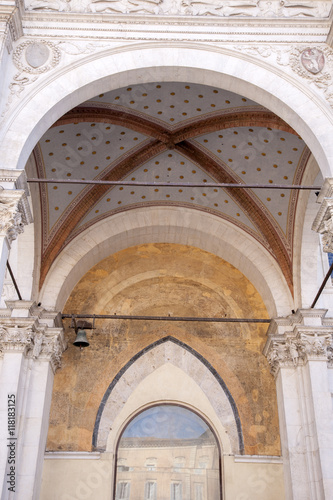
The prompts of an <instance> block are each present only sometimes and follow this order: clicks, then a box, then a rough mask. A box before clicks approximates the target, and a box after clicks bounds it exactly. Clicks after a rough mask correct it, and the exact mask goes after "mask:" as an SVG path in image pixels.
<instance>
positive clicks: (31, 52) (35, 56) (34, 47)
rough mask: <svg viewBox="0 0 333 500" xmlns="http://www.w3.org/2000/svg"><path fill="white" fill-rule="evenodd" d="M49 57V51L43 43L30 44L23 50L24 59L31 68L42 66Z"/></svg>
mask: <svg viewBox="0 0 333 500" xmlns="http://www.w3.org/2000/svg"><path fill="white" fill-rule="evenodd" d="M49 56H50V49H49V48H48V47H47V45H45V44H44V43H40V42H37V43H32V44H31V45H28V47H27V48H26V50H25V59H26V61H27V63H28V64H29V65H30V66H32V67H33V68H40V67H41V66H43V65H44V64H45V63H46V61H47V60H48V58H49Z"/></svg>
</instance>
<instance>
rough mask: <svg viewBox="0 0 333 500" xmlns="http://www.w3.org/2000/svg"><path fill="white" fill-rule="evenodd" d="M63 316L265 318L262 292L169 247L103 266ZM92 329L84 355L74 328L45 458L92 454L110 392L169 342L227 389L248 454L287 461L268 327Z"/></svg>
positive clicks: (229, 269) (135, 250)
mask: <svg viewBox="0 0 333 500" xmlns="http://www.w3.org/2000/svg"><path fill="white" fill-rule="evenodd" d="M111 251H112V249H110V252H111ZM64 312H66V313H89V314H114V313H118V314H131V315H134V314H136V315H161V316H162V315H163V316H167V315H168V314H171V315H173V316H206V317H213V316H229V317H249V318H256V317H258V318H263V317H267V311H266V309H265V307H264V304H263V301H262V299H261V297H260V295H259V294H258V292H257V291H256V289H255V288H254V287H253V286H252V284H251V283H250V282H249V281H248V280H247V279H246V278H245V277H244V275H243V274H241V273H240V272H239V271H238V270H237V269H235V268H234V267H233V266H232V265H230V264H228V263H227V262H225V261H223V260H222V259H220V258H218V257H216V256H214V255H212V254H209V253H207V252H203V251H201V250H199V249H197V248H193V247H189V246H183V245H172V244H150V245H141V246H136V247H132V248H129V249H126V250H123V251H121V252H118V253H116V254H114V255H111V256H110V257H108V258H107V259H105V260H103V261H102V262H100V263H99V264H98V265H96V266H95V267H93V268H92V269H91V270H90V271H89V272H88V273H87V274H86V275H85V276H84V277H83V278H82V279H81V281H80V282H79V283H78V284H77V285H76V287H75V288H74V289H73V291H72V294H71V296H70V297H69V299H68V301H67V303H66V306H65V310H64ZM69 325H70V322H68V324H67V326H69ZM95 326H96V330H94V331H93V332H88V336H89V341H90V347H89V348H87V349H84V350H83V351H80V350H79V349H77V348H75V347H74V346H73V345H72V342H73V341H74V338H75V334H74V331H73V330H72V329H70V328H67V334H68V338H69V348H68V350H67V351H66V352H65V353H64V356H63V364H62V368H61V369H60V370H59V371H58V372H57V373H56V376H55V382H54V389H53V399H52V407H51V416H50V427H49V434H48V444H47V449H48V450H54V451H56V450H68V451H70V450H71V451H74V450H76V451H80V450H82V451H90V450H91V449H92V433H93V429H94V424H95V419H96V414H97V410H98V407H99V405H100V403H101V400H102V398H103V395H104V393H105V391H106V389H107V387H108V386H109V384H110V382H111V381H112V380H113V378H114V377H115V375H116V374H117V373H118V372H119V370H120V369H121V368H122V367H123V366H124V365H125V364H126V363H127V362H128V361H129V360H130V359H131V357H132V356H134V355H135V354H136V353H137V352H138V351H140V350H141V349H143V348H144V347H146V346H148V345H150V344H152V343H153V342H155V341H156V340H158V339H160V338H163V337H165V336H168V335H172V336H173V337H175V338H177V339H179V340H180V341H182V342H184V343H186V344H188V345H189V346H190V347H192V348H193V349H195V350H196V351H197V352H198V353H200V354H201V355H202V356H204V357H205V358H206V359H207V361H208V362H209V363H210V364H211V365H212V366H213V367H214V368H215V369H216V370H217V372H218V373H219V374H220V375H221V377H222V378H223V380H224V381H225V383H226V385H227V387H228V389H229V391H230V392H231V394H232V396H233V398H234V400H235V402H236V405H237V408H238V411H239V414H240V419H241V424H242V429H243V434H244V443H245V453H246V454H263V455H265V454H266V455H279V454H280V440H279V429H278V414H277V403H276V394H275V384H274V380H273V377H272V375H271V374H270V373H269V369H268V363H267V361H266V359H265V357H264V356H263V354H262V348H263V345H264V342H265V337H266V330H267V325H265V324H239V323H196V322H182V323H174V322H155V321H154V322H143V321H122V320H112V321H106V320H105V321H102V320H98V321H96V325H95Z"/></svg>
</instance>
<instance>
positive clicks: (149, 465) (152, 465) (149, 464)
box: [145, 457, 157, 471]
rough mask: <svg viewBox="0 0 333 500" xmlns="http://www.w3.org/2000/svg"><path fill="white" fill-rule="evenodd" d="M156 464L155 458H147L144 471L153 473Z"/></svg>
mask: <svg viewBox="0 0 333 500" xmlns="http://www.w3.org/2000/svg"><path fill="white" fill-rule="evenodd" d="M156 463H157V458H156V457H148V458H147V460H146V464H145V465H146V469H147V470H149V471H154V470H156Z"/></svg>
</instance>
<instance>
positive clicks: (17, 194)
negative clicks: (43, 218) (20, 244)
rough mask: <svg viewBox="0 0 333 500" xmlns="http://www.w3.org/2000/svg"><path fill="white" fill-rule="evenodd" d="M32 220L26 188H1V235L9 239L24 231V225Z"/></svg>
mask: <svg viewBox="0 0 333 500" xmlns="http://www.w3.org/2000/svg"><path fill="white" fill-rule="evenodd" d="M30 222H32V215H31V211H30V207H29V203H28V200H27V196H26V193H25V191H24V190H22V189H17V190H10V189H2V190H0V235H1V236H6V237H7V238H8V241H9V242H11V241H12V240H15V239H16V238H17V236H18V235H19V234H20V233H23V230H24V226H25V225H27V224H29V223H30Z"/></svg>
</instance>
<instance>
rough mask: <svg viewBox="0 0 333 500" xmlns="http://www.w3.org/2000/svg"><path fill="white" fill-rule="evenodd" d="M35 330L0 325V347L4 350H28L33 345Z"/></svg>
mask: <svg viewBox="0 0 333 500" xmlns="http://www.w3.org/2000/svg"><path fill="white" fill-rule="evenodd" d="M32 338H33V331H32V329H31V328H26V327H20V326H18V325H15V326H14V327H9V328H5V327H0V348H1V351H2V352H9V351H19V352H23V351H28V350H29V349H30V347H31V345H32Z"/></svg>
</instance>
